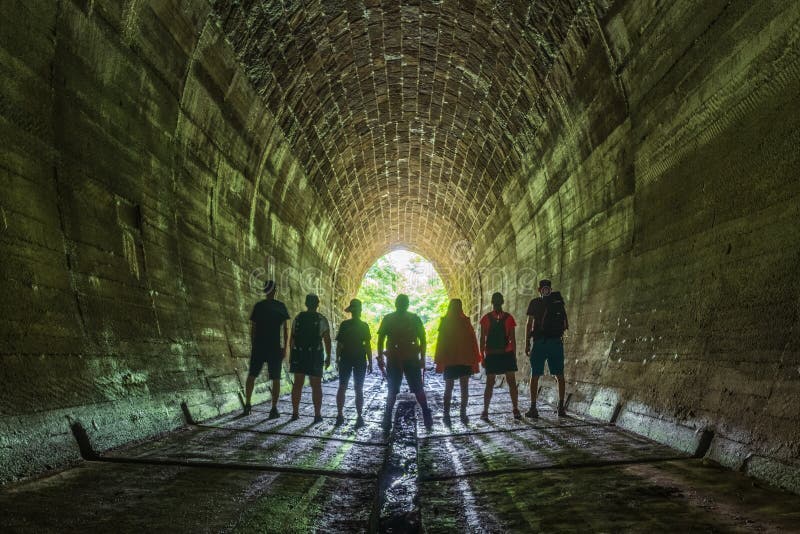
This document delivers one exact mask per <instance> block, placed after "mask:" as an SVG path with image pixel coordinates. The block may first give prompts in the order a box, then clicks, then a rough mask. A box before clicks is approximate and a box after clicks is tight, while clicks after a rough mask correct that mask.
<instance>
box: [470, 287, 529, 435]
mask: <svg viewBox="0 0 800 534" xmlns="http://www.w3.org/2000/svg"><path fill="white" fill-rule="evenodd" d="M503 302H504V299H503V295H502V294H501V293H494V294H493V295H492V311H490V312H489V313H487V314H486V315H484V316H483V317H481V321H480V325H481V343H480V346H481V351H482V353H483V368H484V369H485V370H486V389H485V390H484V393H483V413H482V414H481V419H483V420H484V421H487V422H488V421H489V403H491V402H492V393H493V392H494V381H495V377H496V376H497V375H505V377H506V383H508V392H509V393H510V394H511V408H512V413H513V415H514V419H521V418H522V415H521V414H520V413H519V406H518V402H519V397H518V389H517V377H516V372H517V337H516V332H515V330H514V328H515V327H516V326H517V323H516V321H514V317H513V316H512V315H511V314H510V313H508V312H505V311H503Z"/></svg>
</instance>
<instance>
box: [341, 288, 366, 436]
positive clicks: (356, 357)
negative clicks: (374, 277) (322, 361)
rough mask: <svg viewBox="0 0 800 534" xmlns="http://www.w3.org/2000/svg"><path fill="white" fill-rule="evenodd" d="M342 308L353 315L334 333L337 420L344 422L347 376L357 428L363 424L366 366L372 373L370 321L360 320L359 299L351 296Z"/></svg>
mask: <svg viewBox="0 0 800 534" xmlns="http://www.w3.org/2000/svg"><path fill="white" fill-rule="evenodd" d="M344 311H346V312H348V313H350V314H352V316H353V318H352V319H346V320H344V321H342V324H341V325H340V326H339V331H338V332H337V333H336V367H337V368H338V369H339V390H338V391H337V392H336V409H337V411H338V414H337V415H336V424H337V425H341V424H342V423H344V415H343V414H342V409H343V408H344V396H345V392H346V391H347V384H348V382H350V376H352V377H353V389H354V390H355V393H356V412H357V413H358V416H357V417H356V428H360V427H362V426H364V419H363V418H362V417H361V410H362V408H363V407H364V377H365V376H366V374H367V368H368V367H369V372H370V373H372V347H371V346H370V338H371V335H370V332H369V325H368V324H367V323H365V322H364V321H362V320H361V301H360V300H358V299H353V300H351V301H350V305H349V306H348V307H347V308H345V309H344Z"/></svg>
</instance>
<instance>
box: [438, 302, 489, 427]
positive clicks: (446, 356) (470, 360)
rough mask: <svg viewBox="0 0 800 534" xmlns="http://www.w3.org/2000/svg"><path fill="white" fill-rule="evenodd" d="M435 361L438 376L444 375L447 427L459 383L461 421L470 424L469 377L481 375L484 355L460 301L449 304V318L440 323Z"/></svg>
mask: <svg viewBox="0 0 800 534" xmlns="http://www.w3.org/2000/svg"><path fill="white" fill-rule="evenodd" d="M434 361H435V362H436V372H438V373H442V372H443V373H444V416H443V417H442V419H443V421H444V424H446V425H449V424H450V401H451V400H452V397H453V386H454V385H455V381H456V380H458V381H459V384H460V386H461V405H460V408H461V410H460V412H461V421H462V422H463V423H464V424H466V423H468V422H469V420H468V419H467V402H468V400H469V377H470V376H472V375H473V374H475V373H477V372H478V365H479V364H480V362H481V353H480V351H479V350H478V340H477V339H475V329H474V328H472V323H470V321H469V317H467V316H466V315H464V309H463V304H462V302H461V299H452V300H451V301H450V305H449V306H448V307H447V314H445V316H444V317H442V319H441V321H440V322H439V338H438V341H437V343H436V355H435V357H434Z"/></svg>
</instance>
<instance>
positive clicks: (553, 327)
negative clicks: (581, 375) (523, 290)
mask: <svg viewBox="0 0 800 534" xmlns="http://www.w3.org/2000/svg"><path fill="white" fill-rule="evenodd" d="M539 295H541V296H540V297H539V298H535V299H533V300H531V302H530V304H528V321H527V323H526V325H525V332H526V335H525V339H526V342H525V352H526V353H528V354H530V360H531V388H530V389H531V407H530V409H529V410H528V411H527V412H525V415H526V416H527V417H530V418H532V419H536V418H537V417H539V411H538V410H537V408H536V399H537V397H538V396H539V377H541V376H543V375H544V364H545V362H547V368H548V370H549V371H550V374H551V375H552V376H555V377H556V380H557V381H558V415H559V417H563V416H565V415H567V412H566V410H565V409H564V393H565V389H566V382H565V380H564V340H563V337H564V332H565V331H566V330H567V329H568V328H569V321H568V319H567V310H566V308H565V306H564V299H563V298H562V297H561V293H559V292H558V291H553V288H552V283H551V282H550V280H542V281H540V282H539ZM531 341H533V345H531Z"/></svg>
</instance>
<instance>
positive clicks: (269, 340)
mask: <svg viewBox="0 0 800 534" xmlns="http://www.w3.org/2000/svg"><path fill="white" fill-rule="evenodd" d="M275 292H276V287H275V282H274V281H272V280H268V281H267V282H266V283H265V284H264V293H265V294H266V298H265V299H264V300H261V301H259V302H257V303H256V305H255V306H254V307H253V312H252V313H251V314H250V345H251V350H250V370H249V372H248V373H247V383H246V386H245V404H244V415H248V414H249V413H250V401H251V398H252V396H253V386H254V385H255V383H256V377H257V376H258V375H259V373H261V369H262V368H263V367H264V364H265V363H266V364H267V373H268V375H269V379H270V380H272V387H271V388H270V389H271V393H272V409H271V410H270V411H269V418H270V419H277V418H278V417H279V415H278V397H279V396H280V393H281V362H283V359H284V358H285V356H286V347H287V346H288V343H286V342H287V340H288V337H289V328H288V326H287V321H288V320H289V312H288V311H287V310H286V305H284V303H283V302H281V301H279V300H276V299H275ZM281 329H283V342H284V345H281Z"/></svg>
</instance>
